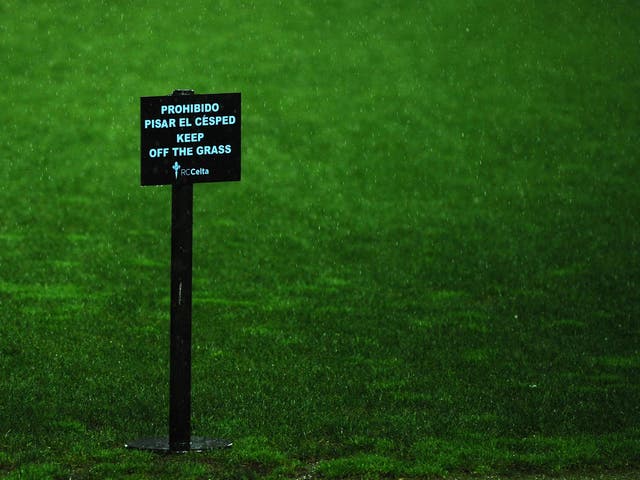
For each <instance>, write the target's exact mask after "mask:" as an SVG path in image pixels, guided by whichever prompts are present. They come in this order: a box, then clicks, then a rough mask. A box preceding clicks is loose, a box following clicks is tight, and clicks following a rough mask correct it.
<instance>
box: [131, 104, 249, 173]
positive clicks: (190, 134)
mask: <svg viewBox="0 0 640 480" xmlns="http://www.w3.org/2000/svg"><path fill="white" fill-rule="evenodd" d="M140 156H141V169H140V172H141V173H140V183H141V184H142V185H171V184H189V183H202V182H230V181H237V180H240V94H239V93H215V94H205V95H177V96H164V97H140Z"/></svg>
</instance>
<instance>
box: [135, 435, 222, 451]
mask: <svg viewBox="0 0 640 480" xmlns="http://www.w3.org/2000/svg"><path fill="white" fill-rule="evenodd" d="M232 445H233V443H232V442H230V441H229V440H224V439H222V438H206V437H191V442H190V445H189V449H188V450H172V449H171V447H170V446H169V437H156V438H153V437H152V438H141V439H140V440H135V441H133V442H128V443H126V444H125V447H126V448H131V449H133V450H150V451H152V452H156V453H187V452H205V451H207V450H216V449H219V448H230V447H231V446H232Z"/></svg>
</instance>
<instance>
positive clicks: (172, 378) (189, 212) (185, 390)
mask: <svg viewBox="0 0 640 480" xmlns="http://www.w3.org/2000/svg"><path fill="white" fill-rule="evenodd" d="M192 232H193V185H191V184H189V185H177V184H174V185H173V186H172V191H171V345H170V362H171V365H170V373H169V447H170V449H171V450H172V451H188V450H189V449H190V443H191V278H192V277H191V269H192Z"/></svg>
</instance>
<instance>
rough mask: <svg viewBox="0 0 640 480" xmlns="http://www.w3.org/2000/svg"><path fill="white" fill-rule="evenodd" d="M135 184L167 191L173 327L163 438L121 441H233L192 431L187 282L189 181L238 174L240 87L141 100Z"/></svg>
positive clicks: (165, 448) (173, 446) (192, 447)
mask: <svg viewBox="0 0 640 480" xmlns="http://www.w3.org/2000/svg"><path fill="white" fill-rule="evenodd" d="M140 113H141V121H140V130H141V136H140V139H141V140H140V145H141V176H140V179H141V184H142V185H166V184H170V185H171V186H172V187H171V188H172V190H171V326H170V336H171V341H170V366H169V370H170V371H169V437H168V438H167V437H160V438H144V439H141V440H136V441H133V442H129V443H127V444H126V447H127V448H133V449H141V450H152V451H157V452H175V453H177V452H180V453H182V452H188V451H203V450H210V449H213V448H225V447H230V446H231V442H230V441H228V440H223V439H212V438H205V437H192V436H191V283H192V245H193V242H192V238H193V235H192V232H193V184H194V183H202V182H224V181H238V180H240V94H239V93H224V94H208V95H195V94H194V92H193V90H176V91H174V92H173V95H171V96H165V97H142V98H141V99H140Z"/></svg>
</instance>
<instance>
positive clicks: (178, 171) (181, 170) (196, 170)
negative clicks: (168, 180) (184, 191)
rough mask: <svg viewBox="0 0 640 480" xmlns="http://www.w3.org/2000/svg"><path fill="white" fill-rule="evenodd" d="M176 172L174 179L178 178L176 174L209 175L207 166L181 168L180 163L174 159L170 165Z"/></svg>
mask: <svg viewBox="0 0 640 480" xmlns="http://www.w3.org/2000/svg"><path fill="white" fill-rule="evenodd" d="M171 168H173V171H174V172H175V174H176V180H177V179H178V175H182V176H183V177H192V176H196V175H209V169H208V168H181V166H180V164H179V163H178V162H177V161H176V163H174V164H173V166H172V167H171Z"/></svg>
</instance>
